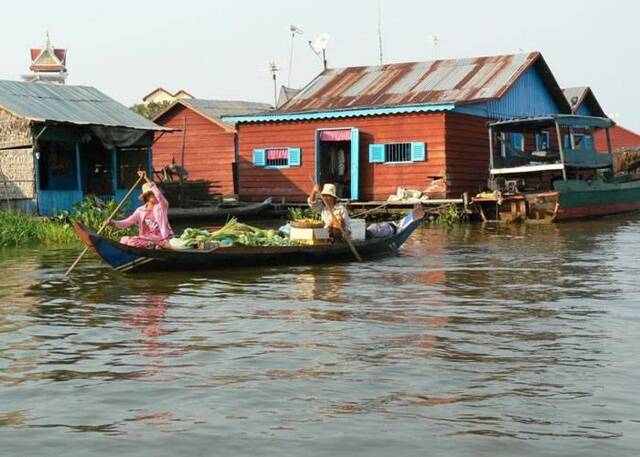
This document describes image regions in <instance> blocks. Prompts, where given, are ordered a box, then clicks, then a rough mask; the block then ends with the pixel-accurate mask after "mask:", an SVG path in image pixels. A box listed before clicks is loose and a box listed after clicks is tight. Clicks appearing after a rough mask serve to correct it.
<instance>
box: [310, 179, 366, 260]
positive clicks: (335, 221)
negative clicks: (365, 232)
mask: <svg viewBox="0 0 640 457" xmlns="http://www.w3.org/2000/svg"><path fill="white" fill-rule="evenodd" d="M309 179H310V180H311V182H312V183H313V185H314V186H316V182H315V181H314V180H313V178H311V177H309ZM320 200H322V204H323V205H324V206H325V208H327V209H328V210H329V213H330V214H331V219H332V221H333V224H334V225H336V226H337V227H338V229H339V230H340V233H342V237H343V238H344V240H345V241H346V242H347V246H349V249H351V252H352V253H353V256H354V257H355V258H356V260H357V261H358V262H362V257H360V254H359V253H358V250H357V249H356V247H355V246H354V245H353V242H352V241H351V237H350V236H349V233H348V232H347V231H346V230H345V229H344V227H342V224H341V223H340V222H339V221H338V218H337V217H336V215H335V213H334V212H333V208H332V207H331V206H329V204H328V203H327V200H325V198H324V195H322V193H320Z"/></svg>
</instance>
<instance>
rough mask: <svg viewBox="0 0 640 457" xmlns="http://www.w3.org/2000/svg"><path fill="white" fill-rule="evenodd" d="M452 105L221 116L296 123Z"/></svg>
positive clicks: (230, 120) (241, 120) (233, 119)
mask: <svg viewBox="0 0 640 457" xmlns="http://www.w3.org/2000/svg"><path fill="white" fill-rule="evenodd" d="M454 108H455V104H454V103H448V102H445V103H429V104H420V105H400V106H379V107H375V108H371V107H365V108H348V109H340V110H322V111H298V112H284V113H277V112H276V113H269V114H253V115H248V116H223V117H222V121H223V122H228V123H234V124H242V123H257V122H279V121H285V122H288V121H298V120H311V119H335V118H344V117H368V116H384V115H390V114H406V113H416V112H435V111H451V110H453V109H454Z"/></svg>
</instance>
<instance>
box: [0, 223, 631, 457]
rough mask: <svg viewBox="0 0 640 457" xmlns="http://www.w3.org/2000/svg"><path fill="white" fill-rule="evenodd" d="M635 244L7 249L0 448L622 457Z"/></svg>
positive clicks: (433, 234) (626, 229)
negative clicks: (151, 264) (145, 260)
mask: <svg viewBox="0 0 640 457" xmlns="http://www.w3.org/2000/svg"><path fill="white" fill-rule="evenodd" d="M639 248H640V223H638V221H635V220H630V221H626V222H620V221H616V220H602V221H590V222H583V223H579V224H562V225H557V226H509V227H507V226H497V225H493V226H492V225H465V226H459V227H451V228H444V227H433V228H429V229H426V230H422V231H420V232H418V233H417V234H416V236H415V237H414V238H412V239H411V240H410V241H409V243H408V244H407V246H406V249H404V251H403V253H402V255H401V256H399V257H392V258H389V259H385V260H383V261H381V262H368V263H363V264H355V263H347V264H340V265H325V266H317V267H305V266H301V267H289V268H265V269H247V270H228V271H215V272H198V273H195V274H194V273H188V274H187V273H177V274H170V275H169V274H144V275H138V276H124V275H120V274H118V273H115V272H112V271H110V270H108V269H106V268H104V267H103V266H102V265H101V264H99V263H98V262H97V261H95V259H94V260H92V259H89V260H88V261H87V262H85V263H83V264H82V267H81V268H80V269H78V271H77V273H76V274H75V275H73V277H71V278H65V277H64V276H63V272H64V267H65V266H67V265H68V263H69V262H70V261H71V260H73V257H75V255H76V252H75V251H55V252H49V251H44V252H37V251H32V252H14V253H12V254H11V255H7V254H6V253H3V257H2V259H0V264H2V266H3V270H4V271H5V274H4V275H3V277H2V278H0V283H1V284H2V286H3V287H1V288H0V294H1V298H2V300H3V301H4V302H5V303H6V304H5V305H3V306H2V307H0V370H1V371H0V385H1V386H2V389H0V439H1V440H2V442H3V445H4V446H8V447H9V448H10V449H13V450H19V452H14V454H17V455H30V454H35V453H37V452H35V451H36V450H38V449H40V448H41V446H42V445H43V443H45V442H47V443H53V444H50V446H51V449H52V452H53V453H56V452H55V451H57V450H61V449H63V447H64V445H66V444H68V440H67V439H65V436H64V433H66V431H73V432H74V433H82V434H83V436H86V438H84V439H85V442H86V443H89V444H90V445H89V447H84V448H83V449H82V450H77V451H75V452H74V451H73V450H71V451H68V450H66V452H65V455H87V454H91V453H95V454H99V453H100V452H99V451H96V452H93V450H95V449H100V448H105V449H108V448H109V446H108V443H110V441H108V439H109V438H110V437H111V438H112V437H114V436H118V437H127V438H128V439H134V440H135V444H133V446H134V448H135V450H136V451H137V452H139V453H140V452H143V451H142V449H148V445H149V444H150V443H153V442H156V440H157V439H164V438H165V437H168V436H188V437H189V438H188V439H189V442H190V444H192V445H193V449H191V448H189V449H191V450H194V452H196V451H195V450H197V449H202V446H205V445H207V443H209V440H210V439H214V440H215V441H216V443H217V445H216V450H217V451H219V453H224V454H230V455H238V454H247V453H250V452H254V451H255V449H256V448H258V447H259V448H260V449H261V451H263V453H264V454H265V455H271V454H273V455H282V454H284V453H287V454H292V455H298V454H301V453H311V454H313V453H316V454H318V455H323V454H325V455H326V454H327V453H329V452H334V451H336V450H340V451H341V452H343V453H346V454H350V453H352V452H351V451H353V450H354V449H357V450H360V451H363V452H366V453H367V455H389V454H390V453H399V454H401V455H422V453H423V450H424V443H425V441H426V440H428V441H429V443H430V449H431V450H432V451H433V452H435V453H437V454H438V455H492V456H493V455H498V454H500V453H501V452H502V451H498V452H497V451H496V447H495V444H496V443H500V446H501V447H500V448H501V449H502V448H504V452H502V453H503V454H505V455H538V454H542V453H545V452H546V453H555V454H569V455H570V454H572V453H574V452H575V451H576V448H575V442H576V440H575V438H580V439H583V440H587V441H586V442H587V443H589V444H588V445H586V446H584V447H581V448H580V453H581V454H582V455H594V456H595V455H601V454H602V453H603V449H604V448H603V445H601V444H599V443H603V442H606V443H607V446H613V448H614V449H615V450H616V451H617V454H619V455H624V454H625V453H627V454H629V452H627V451H629V450H630V449H634V448H636V447H638V445H640V442H639V441H638V440H639V439H640V438H639V436H638V434H637V424H638V423H640V417H639V416H638V413H637V411H640V402H639V401H638V400H637V399H636V396H634V395H632V394H631V392H633V391H634V389H635V384H636V383H637V376H638V375H639V374H640V368H639V366H640V360H639V359H638V357H636V356H635V355H634V354H635V339H636V335H637V333H638V330H640V329H639V328H638V326H639V325H640V314H638V313H639V311H638V310H637V307H635V306H633V304H635V302H636V301H637V300H636V295H637V282H636V280H637V276H638V274H639V273H640V270H639V268H640V267H639V266H638V265H637V262H636V259H635V255H634V254H633V253H634V252H638V249H639ZM54 429H60V430H64V431H65V432H62V435H60V434H59V432H58V433H55V432H53V430H54ZM34 431H35V433H34ZM212 431H215V432H212ZM218 431H219V433H220V435H219V436H220V437H224V439H222V438H220V439H218V438H219V437H218V436H217V435H216V433H218ZM212 433H213V435H212ZM178 434H180V435H178ZM469 436H471V437H473V447H469V446H470V444H469V443H470V442H469V441H467V439H468V438H465V437H469ZM265 437H266V438H265ZM364 437H366V439H365V438H364ZM265 440H266V441H265ZM494 440H500V441H494ZM164 442H165V443H166V451H167V453H171V454H174V455H175V454H184V452H183V450H182V449H180V448H179V447H178V446H177V445H176V444H174V442H173V441H172V440H167V441H164ZM265 443H270V444H268V445H265ZM275 443H277V444H275ZM346 443H348V444H346ZM87 449H91V451H87ZM550 449H551V450H553V451H556V450H557V451H558V452H552V451H550ZM57 453H60V452H57ZM192 453H193V452H192Z"/></svg>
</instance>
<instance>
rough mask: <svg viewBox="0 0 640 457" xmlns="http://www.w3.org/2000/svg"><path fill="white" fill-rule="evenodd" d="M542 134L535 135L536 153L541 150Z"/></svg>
mask: <svg viewBox="0 0 640 457" xmlns="http://www.w3.org/2000/svg"><path fill="white" fill-rule="evenodd" d="M542 143H543V140H542V133H536V151H541V150H542Z"/></svg>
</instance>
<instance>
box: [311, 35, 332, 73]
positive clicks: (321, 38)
mask: <svg viewBox="0 0 640 457" xmlns="http://www.w3.org/2000/svg"><path fill="white" fill-rule="evenodd" d="M329 38H330V36H329V34H328V33H321V34H320V35H318V37H317V38H316V39H315V40H313V41H309V46H310V47H311V49H312V50H313V52H314V53H315V54H316V55H317V56H318V57H320V56H322V57H321V58H322V67H323V68H324V69H325V70H326V69H327V46H328V45H329Z"/></svg>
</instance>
